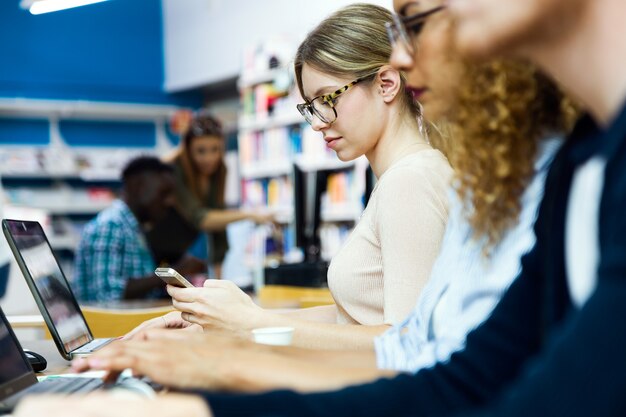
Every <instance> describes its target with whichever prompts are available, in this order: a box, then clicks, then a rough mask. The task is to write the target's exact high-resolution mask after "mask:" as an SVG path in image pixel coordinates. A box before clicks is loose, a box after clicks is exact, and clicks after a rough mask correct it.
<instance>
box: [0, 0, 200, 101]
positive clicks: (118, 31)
mask: <svg viewBox="0 0 626 417" xmlns="http://www.w3.org/2000/svg"><path fill="white" fill-rule="evenodd" d="M19 2H20V0H0V97H28V98H42V99H63V100H75V99H83V100H100V101H125V102H138V103H152V104H178V105H182V106H192V107H197V106H200V105H201V104H202V95H201V93H199V92H192V93H185V94H175V95H172V94H166V93H165V92H164V91H163V82H164V56H163V36H162V35H163V29H162V27H163V25H162V15H161V2H160V1H159V0H111V1H107V2H104V3H99V4H94V5H90V6H85V7H79V8H76V9H71V10H65V11H60V12H56V13H49V14H44V15H38V16H34V15H31V14H30V13H29V12H28V11H27V10H22V9H21V8H20V7H19Z"/></svg>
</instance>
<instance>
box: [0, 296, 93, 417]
mask: <svg viewBox="0 0 626 417" xmlns="http://www.w3.org/2000/svg"><path fill="white" fill-rule="evenodd" d="M102 386H103V382H102V379H100V378H82V377H76V378H53V379H46V380H44V381H42V382H37V377H36V376H35V372H34V371H33V368H32V367H31V366H30V363H29V362H28V359H27V358H26V356H25V355H24V351H23V350H22V346H21V345H20V342H19V341H18V340H17V338H16V337H15V333H13V329H11V326H10V325H9V322H8V321H7V319H6V317H5V315H4V313H3V312H2V309H1V308H0V414H4V413H8V412H10V411H11V410H12V409H13V408H14V407H15V406H16V405H17V403H18V402H19V401H20V400H21V399H22V398H23V397H24V396H26V395H30V394H40V393H74V392H90V391H93V390H95V389H98V388H100V387H102Z"/></svg>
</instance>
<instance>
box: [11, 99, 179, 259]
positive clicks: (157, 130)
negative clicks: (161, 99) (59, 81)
mask: <svg viewBox="0 0 626 417" xmlns="http://www.w3.org/2000/svg"><path fill="white" fill-rule="evenodd" d="M177 109H178V108H177V107H175V106H166V105H148V104H131V103H113V102H91V101H84V100H79V101H68V100H39V99H24V98H16V99H4V98H0V125H1V126H2V127H3V129H0V133H1V134H0V177H1V179H2V186H3V187H2V188H3V189H4V194H5V201H6V204H7V205H8V206H10V207H11V210H10V212H11V213H13V216H14V217H16V218H24V219H27V218H30V219H33V220H39V221H41V222H42V224H43V225H44V227H45V228H46V233H47V235H48V237H49V239H50V243H51V245H52V247H53V249H55V251H58V252H60V253H62V254H67V255H68V257H70V258H71V255H72V253H73V252H74V251H75V249H76V247H77V245H78V242H79V239H80V234H81V230H82V226H84V224H85V223H86V222H87V221H88V220H90V219H91V218H92V217H94V216H95V215H97V214H98V213H99V212H100V211H102V210H104V209H105V208H107V207H108V206H109V205H110V204H111V202H112V201H113V200H114V199H115V198H116V196H117V194H118V192H119V190H120V188H121V182H120V180H119V178H120V174H121V170H122V168H123V167H124V165H125V164H126V163H127V162H128V161H129V160H130V159H132V158H135V157H137V156H139V155H148V154H149V155H155V156H156V155H161V154H163V153H164V152H167V151H168V150H169V149H171V147H172V144H171V142H170V141H169V139H168V138H167V134H166V124H167V122H168V121H169V119H170V117H171V115H172V114H173V113H174V112H175V111H176V110H177ZM29 123H31V124H34V125H35V126H39V129H38V130H37V129H35V130H33V129H28V126H29ZM7 126H8V127H7ZM15 126H17V127H18V128H15ZM20 126H22V127H24V126H26V130H24V129H23V128H20ZM77 126H78V127H79V128H81V129H82V131H83V132H87V133H86V134H89V135H90V136H89V137H91V133H93V135H94V137H95V138H96V145H93V146H91V145H90V146H86V145H80V144H79V145H76V144H75V143H74V142H72V140H73V139H74V138H75V137H76V132H77V130H76V129H77ZM107 126H108V127H111V126H113V129H114V130H111V131H106V130H104V131H105V132H106V133H105V134H104V135H103V134H102V133H100V136H99V135H98V133H99V132H98V131H100V132H102V131H103V129H106V128H107ZM127 126H130V130H131V131H132V130H133V127H134V126H139V127H140V128H141V132H143V133H145V134H144V135H143V136H141V141H145V140H144V139H145V138H146V137H148V138H150V139H151V141H152V145H150V146H145V145H144V144H141V145H134V144H132V143H126V142H127V141H126V139H122V140H120V139H116V138H115V136H116V134H119V133H120V132H122V133H123V129H124V128H126V127H127ZM11 127H13V128H11ZM109 133H110V136H111V138H112V142H113V143H112V144H106V143H99V142H97V139H98V138H101V137H102V136H106V134H109ZM37 134H39V136H37ZM66 135H67V136H66ZM68 139H69V140H68Z"/></svg>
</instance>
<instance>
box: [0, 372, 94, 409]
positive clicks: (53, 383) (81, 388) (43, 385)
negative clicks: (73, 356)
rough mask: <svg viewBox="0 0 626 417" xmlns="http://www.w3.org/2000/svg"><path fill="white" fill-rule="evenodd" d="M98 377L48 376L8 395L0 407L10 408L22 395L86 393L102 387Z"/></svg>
mask: <svg viewBox="0 0 626 417" xmlns="http://www.w3.org/2000/svg"><path fill="white" fill-rule="evenodd" d="M103 385H104V382H103V381H102V379H100V378H49V379H44V380H43V381H41V382H38V383H36V384H35V385H31V386H30V387H28V388H27V389H25V390H23V391H20V392H18V393H17V394H15V395H12V396H10V397H9V398H7V399H5V400H4V401H3V402H2V406H1V407H0V409H11V408H13V406H15V404H17V403H18V402H19V401H20V400H21V399H22V398H23V397H24V396H26V395H32V394H53V393H54V394H70V393H87V392H91V391H95V390H97V389H99V388H100V387H102V386H103Z"/></svg>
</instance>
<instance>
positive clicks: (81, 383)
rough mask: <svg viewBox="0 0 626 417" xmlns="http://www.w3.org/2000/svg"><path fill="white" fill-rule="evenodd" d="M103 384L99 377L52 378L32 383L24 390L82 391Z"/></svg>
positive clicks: (30, 392)
mask: <svg viewBox="0 0 626 417" xmlns="http://www.w3.org/2000/svg"><path fill="white" fill-rule="evenodd" d="M103 384H104V383H103V382H102V379H101V378H52V379H45V380H43V381H41V382H39V383H37V384H35V385H33V386H32V387H30V388H28V389H27V390H26V393H28V394H40V393H44V392H45V393H68V394H69V393H77V392H83V393H84V392H91V391H93V390H95V389H98V388H100V387H101V386H102V385H103Z"/></svg>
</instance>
